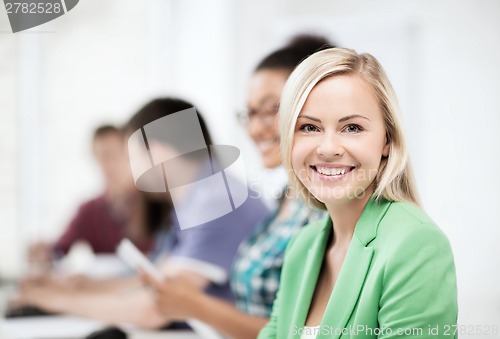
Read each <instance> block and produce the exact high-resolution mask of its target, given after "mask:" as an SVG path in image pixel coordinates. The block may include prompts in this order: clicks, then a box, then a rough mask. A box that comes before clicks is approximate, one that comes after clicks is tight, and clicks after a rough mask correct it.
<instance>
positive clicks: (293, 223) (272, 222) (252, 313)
mask: <svg viewBox="0 0 500 339" xmlns="http://www.w3.org/2000/svg"><path fill="white" fill-rule="evenodd" d="M328 46H329V43H328V41H327V40H326V39H324V38H322V37H318V36H308V35H303V36H302V35H301V36H297V37H295V38H294V39H292V41H291V42H290V43H289V44H288V45H287V46H285V47H283V48H280V49H278V50H276V51H274V52H272V53H271V54H269V55H268V56H266V57H265V58H264V59H263V60H262V61H261V62H260V63H259V64H258V65H257V67H256V69H255V71H254V74H253V77H252V79H251V81H250V86H249V91H248V104H247V110H246V112H245V113H244V114H243V115H241V116H240V118H241V120H242V122H243V123H244V126H245V127H246V130H247V132H248V134H249V136H250V137H251V138H252V140H253V141H254V142H255V145H256V146H257V148H258V150H259V152H260V155H261V158H262V162H263V164H264V166H265V167H266V168H269V169H271V168H276V167H278V166H280V165H281V158H280V149H279V140H280V135H279V133H278V128H277V127H278V126H277V124H276V122H277V120H276V116H277V113H278V107H279V102H280V97H281V92H282V90H283V87H284V85H285V82H286V80H287V78H288V76H289V75H290V73H291V72H292V71H293V69H294V68H295V67H296V66H297V65H298V64H299V63H300V62H301V61H302V60H303V59H305V58H306V57H307V56H309V55H311V54H313V53H314V52H316V51H318V50H320V49H322V48H326V47H328ZM323 215H324V214H323V212H321V211H319V210H315V209H314V208H309V207H307V206H306V205H304V203H303V202H302V201H301V200H300V199H299V198H298V197H297V194H296V193H294V192H290V191H289V188H288V187H286V188H284V190H283V195H282V197H281V199H280V201H279V206H278V208H277V209H276V210H274V211H273V212H272V213H271V214H270V215H269V216H268V217H267V218H266V219H265V220H264V221H263V222H262V223H260V224H259V225H258V226H257V229H256V230H255V231H254V233H253V234H252V235H251V236H250V237H249V238H248V239H247V240H246V241H245V242H243V243H242V244H241V246H240V248H239V251H238V255H237V257H236V259H235V261H234V264H233V267H232V271H231V287H232V290H233V293H234V295H235V298H236V304H235V305H230V304H227V303H224V302H222V301H221V300H220V299H217V298H213V297H212V296H210V295H208V294H204V293H201V292H200V291H197V290H194V289H192V288H191V287H190V285H188V284H185V283H184V282H183V281H182V280H180V279H175V280H165V281H164V282H163V283H160V284H158V283H157V282H155V281H154V280H153V279H151V277H148V276H147V275H145V276H144V279H146V281H147V282H148V283H149V284H151V285H153V286H154V287H155V288H156V301H157V303H158V307H159V308H160V310H161V311H162V312H163V314H165V315H167V316H170V317H172V318H174V319H178V320H182V319H188V318H197V319H199V320H201V321H203V322H205V323H207V324H209V325H211V326H212V327H214V328H215V329H217V330H218V331H219V332H221V333H222V334H224V335H226V336H228V337H231V338H255V337H256V336H257V334H258V333H259V331H260V329H261V328H262V327H263V326H264V325H265V324H266V323H267V322H268V320H269V317H270V316H271V309H272V304H273V301H274V299H275V298H276V292H277V290H278V286H279V284H280V275H281V267H282V263H283V257H284V254H285V248H286V247H287V245H288V242H289V241H290V239H291V238H292V237H293V236H294V235H295V234H296V233H297V232H298V231H299V230H300V229H301V228H302V227H303V226H304V225H305V224H307V223H309V222H310V221H311V220H316V219H319V218H320V217H322V216H323Z"/></svg>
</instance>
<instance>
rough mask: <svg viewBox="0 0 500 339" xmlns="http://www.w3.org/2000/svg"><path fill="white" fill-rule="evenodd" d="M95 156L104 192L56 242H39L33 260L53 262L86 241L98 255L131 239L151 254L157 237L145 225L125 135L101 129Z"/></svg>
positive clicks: (96, 134)
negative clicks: (124, 240)
mask: <svg viewBox="0 0 500 339" xmlns="http://www.w3.org/2000/svg"><path fill="white" fill-rule="evenodd" d="M92 153H93V155H94V158H95V160H96V162H97V163H98V165H99V169H100V172H101V175H102V178H103V181H104V191H103V192H102V193H100V194H99V195H98V196H97V197H95V198H93V199H91V200H89V201H87V202H85V203H83V204H82V205H81V206H80V207H79V209H78V212H77V213H76V215H74V216H73V218H72V220H71V222H70V223H69V225H68V226H67V227H66V229H65V231H64V233H63V234H62V235H61V236H60V237H59V239H58V240H57V241H56V242H55V243H53V244H50V243H43V242H39V243H36V244H34V245H32V246H31V247H30V248H29V259H30V261H32V262H37V263H50V261H51V260H52V259H55V258H60V257H62V256H64V255H65V254H67V253H68V251H69V249H70V248H71V246H72V245H73V244H75V243H76V242H78V241H84V242H86V243H88V244H89V245H90V247H91V248H92V250H93V251H94V253H96V254H102V253H113V252H114V251H115V247H116V245H117V244H118V243H119V242H120V240H121V239H122V238H124V237H127V238H129V239H131V240H132V242H134V244H135V245H136V246H137V247H138V248H139V249H140V250H141V251H143V252H147V251H148V250H149V249H150V247H151V245H152V241H153V235H152V234H150V233H149V232H147V231H146V230H145V228H144V227H143V225H141V223H142V222H143V220H141V219H142V213H143V211H142V209H143V206H142V201H141V200H140V197H139V196H138V192H137V190H136V189H135V187H134V183H133V180H132V175H131V173H130V166H129V164H128V156H127V152H126V148H125V139H124V135H123V132H122V131H121V130H120V129H118V128H117V127H115V126H112V125H103V126H100V127H98V128H97V129H96V130H95V132H94V136H93V139H92Z"/></svg>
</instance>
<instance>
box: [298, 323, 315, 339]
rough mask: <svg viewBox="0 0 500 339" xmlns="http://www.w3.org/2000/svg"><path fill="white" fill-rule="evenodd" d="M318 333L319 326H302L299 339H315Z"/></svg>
mask: <svg viewBox="0 0 500 339" xmlns="http://www.w3.org/2000/svg"><path fill="white" fill-rule="evenodd" d="M318 333H319V326H304V329H303V331H302V335H301V336H300V339H316V337H317V336H318Z"/></svg>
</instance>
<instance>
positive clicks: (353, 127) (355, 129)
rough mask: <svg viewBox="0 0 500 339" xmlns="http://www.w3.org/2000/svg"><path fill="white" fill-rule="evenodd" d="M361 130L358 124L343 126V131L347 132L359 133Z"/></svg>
mask: <svg viewBox="0 0 500 339" xmlns="http://www.w3.org/2000/svg"><path fill="white" fill-rule="evenodd" d="M362 130H363V128H361V126H359V125H347V126H346V127H344V131H346V132H347V133H359V132H361V131H362Z"/></svg>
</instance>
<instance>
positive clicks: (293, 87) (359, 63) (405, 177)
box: [279, 48, 418, 209]
mask: <svg viewBox="0 0 500 339" xmlns="http://www.w3.org/2000/svg"><path fill="white" fill-rule="evenodd" d="M346 74H356V75H358V76H360V77H361V79H363V80H364V81H366V82H367V83H368V84H370V85H371V87H372V89H373V91H374V93H375V95H376V97H377V99H378V101H379V104H380V110H381V111H382V114H383V118H384V124H385V128H386V136H387V141H388V142H389V143H390V151H389V155H388V156H387V157H384V158H383V159H382V160H381V163H380V167H379V171H378V174H377V176H376V178H375V184H376V187H375V191H374V193H373V195H374V196H375V198H376V199H380V198H381V197H383V198H385V199H387V200H389V201H408V202H412V203H415V204H417V205H418V194H417V190H416V187H415V180H414V178H413V171H412V169H411V165H410V161H409V156H408V150H407V147H406V145H405V141H404V135H403V131H402V125H401V121H400V117H399V115H400V113H399V105H398V102H397V98H396V94H395V92H394V90H393V88H392V86H391V83H390V82H389V79H388V78H387V75H386V74H385V72H384V70H383V68H382V66H381V65H380V63H379V62H378V61H377V59H375V58H374V57H373V56H372V55H370V54H367V53H363V54H357V53H356V52H355V51H354V50H351V49H345V48H330V49H326V50H323V51H320V52H317V53H315V54H313V55H311V56H310V57H308V58H307V59H305V60H304V61H303V62H302V63H301V64H299V65H298V66H297V68H296V69H295V70H294V71H293V72H292V74H291V75H290V77H289V78H288V81H287V82H286V84H285V88H284V89H283V93H282V96H281V102H280V109H279V116H280V135H281V154H282V160H283V165H284V166H285V168H286V170H287V173H288V177H289V180H290V187H291V189H292V190H294V191H296V192H299V193H300V194H301V195H302V198H303V199H304V200H305V201H306V202H307V203H311V204H312V205H314V206H316V207H319V208H321V209H326V207H325V205H324V204H323V203H322V202H321V201H319V200H317V199H316V198H315V197H314V196H313V195H312V194H311V192H309V191H308V190H307V189H306V187H304V185H303V184H302V183H301V182H300V180H299V178H298V177H297V176H296V174H295V172H294V171H293V168H292V163H291V154H292V147H293V137H294V131H295V124H296V121H297V117H298V116H299V113H300V111H301V110H302V107H303V106H304V104H305V102H306V99H307V97H308V96H309V93H311V90H312V89H313V88H314V86H316V85H317V84H318V83H319V82H320V81H321V80H323V79H325V78H328V77H333V76H337V75H346Z"/></svg>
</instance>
